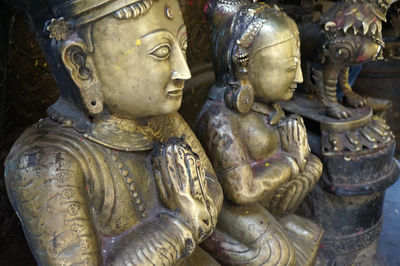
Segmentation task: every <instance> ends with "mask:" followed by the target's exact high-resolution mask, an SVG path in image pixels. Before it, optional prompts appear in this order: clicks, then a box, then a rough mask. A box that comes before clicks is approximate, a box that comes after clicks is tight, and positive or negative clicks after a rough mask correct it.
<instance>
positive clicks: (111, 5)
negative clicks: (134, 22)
mask: <svg viewBox="0 0 400 266" xmlns="http://www.w3.org/2000/svg"><path fill="white" fill-rule="evenodd" d="M154 1H157V0H67V1H66V0H48V1H47V2H48V6H49V8H50V10H51V11H52V12H53V14H54V15H55V17H56V18H53V19H51V20H50V22H47V25H46V30H48V31H49V32H50V38H52V39H56V40H65V39H66V38H67V37H68V36H69V35H70V34H71V33H72V32H73V31H74V29H75V28H76V27H78V26H82V25H84V24H87V23H90V22H93V21H96V20H98V19H100V18H102V17H104V16H107V15H109V14H111V13H113V12H116V11H117V12H116V13H115V14H114V16H115V17H116V18H119V19H124V18H125V19H129V18H136V17H138V16H140V15H142V14H144V13H145V12H146V11H147V10H149V9H150V7H151V6H152V5H153V2H154Z"/></svg>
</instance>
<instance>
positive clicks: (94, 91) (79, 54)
mask: <svg viewBox="0 0 400 266" xmlns="http://www.w3.org/2000/svg"><path fill="white" fill-rule="evenodd" d="M85 47H86V46H85V44H84V43H83V40H82V39H80V38H76V37H72V38H69V39H68V40H66V41H64V42H63V44H62V45H61V47H60V53H61V59H62V61H63V63H64V66H65V68H66V69H67V70H68V72H69V74H70V76H71V78H72V80H73V81H74V83H75V85H76V86H77V87H78V88H79V91H80V93H81V97H82V100H83V103H84V105H85V107H86V109H87V110H88V112H89V113H90V114H91V115H96V114H99V113H101V112H102V111H103V94H102V92H101V83H100V81H99V80H98V78H97V75H96V73H95V67H94V66H93V65H92V64H91V63H90V62H92V60H88V59H89V58H88V53H87V51H86V48H85ZM90 56H91V55H89V57H90Z"/></svg>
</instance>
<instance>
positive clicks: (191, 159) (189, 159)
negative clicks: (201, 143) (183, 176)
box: [185, 154, 204, 202]
mask: <svg viewBox="0 0 400 266" xmlns="http://www.w3.org/2000/svg"><path fill="white" fill-rule="evenodd" d="M185 162H186V169H187V170H188V172H189V176H190V191H191V193H192V195H193V197H194V198H196V199H197V200H200V201H202V202H204V198H203V191H202V189H201V185H200V179H199V176H198V172H197V168H198V166H197V164H198V163H200V161H199V160H198V159H197V158H196V157H195V156H194V155H193V154H186V157H185Z"/></svg>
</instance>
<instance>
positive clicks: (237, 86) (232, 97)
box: [225, 46, 254, 114]
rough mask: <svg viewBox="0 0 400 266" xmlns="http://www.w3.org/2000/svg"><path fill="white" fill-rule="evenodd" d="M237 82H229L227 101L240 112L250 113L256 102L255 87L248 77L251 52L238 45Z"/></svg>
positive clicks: (235, 58)
mask: <svg viewBox="0 0 400 266" xmlns="http://www.w3.org/2000/svg"><path fill="white" fill-rule="evenodd" d="M233 62H234V64H235V76H236V80H237V82H231V83H229V87H228V88H227V89H226V90H225V102H226V103H228V105H229V106H230V107H231V108H232V109H235V110H237V111H238V112H239V113H242V114H245V113H248V112H249V111H250V109H251V107H252V106H253V103H254V89H253V86H251V84H250V82H249V79H248V71H247V65H248V62H249V54H248V52H247V50H246V49H244V48H242V47H240V46H239V47H238V49H237V51H236V54H235V56H234V57H233Z"/></svg>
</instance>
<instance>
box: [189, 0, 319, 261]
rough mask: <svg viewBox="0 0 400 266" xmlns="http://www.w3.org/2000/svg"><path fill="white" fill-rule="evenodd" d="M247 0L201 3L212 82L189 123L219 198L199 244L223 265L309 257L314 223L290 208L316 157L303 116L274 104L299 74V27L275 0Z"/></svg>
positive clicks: (311, 176)
mask: <svg viewBox="0 0 400 266" xmlns="http://www.w3.org/2000/svg"><path fill="white" fill-rule="evenodd" d="M248 3H249V2H248V1H247V4H248ZM245 4H246V1H226V0H224V1H219V0H216V1H211V2H210V3H209V5H208V7H207V8H208V11H209V16H210V21H211V22H212V28H213V46H212V51H213V53H214V68H215V73H216V83H215V84H214V86H213V87H212V89H211V91H210V92H209V99H208V100H207V102H206V103H205V105H204V106H203V109H202V112H201V114H200V116H199V118H198V124H197V126H198V135H199V138H200V140H201V141H202V143H203V145H204V148H205V150H206V152H207V154H208V155H209V157H210V159H211V161H212V164H213V167H214V170H215V171H216V172H217V175H218V178H219V180H220V182H221V185H222V187H223V190H224V196H225V203H224V205H223V208H222V212H221V214H220V216H219V222H218V224H217V229H216V231H215V233H214V234H212V236H211V237H210V238H209V239H208V240H206V241H205V242H204V244H203V247H204V248H205V249H206V250H207V251H208V252H210V253H211V254H212V255H213V256H214V257H215V258H216V259H217V260H218V261H219V262H220V263H221V264H226V265H234V264H246V265H260V264H263V265H276V264H282V265H295V264H298V265H312V264H313V263H314V260H315V258H316V254H317V250H318V245H319V241H320V238H321V236H322V230H321V228H320V227H319V226H317V225H316V224H314V223H313V222H311V221H309V220H305V219H304V218H301V217H298V216H295V215H292V214H291V213H293V212H294V211H295V210H296V208H297V206H298V204H299V203H300V202H301V201H302V199H303V198H304V197H305V196H306V195H307V194H308V193H309V191H310V190H311V189H312V187H313V186H314V185H315V183H316V182H317V180H318V179H319V177H320V174H321V172H322V165H321V162H320V161H319V159H317V157H315V156H314V155H313V154H310V152H309V146H308V141H307V134H306V129H305V126H304V123H303V120H302V118H301V117H299V116H289V117H285V114H284V112H283V111H282V109H281V108H280V106H279V104H277V101H279V100H282V99H289V98H290V97H291V96H292V94H293V91H294V89H295V87H296V84H297V83H298V82H301V81H302V74H301V69H300V58H299V57H300V54H299V39H298V31H297V27H296V25H295V24H294V23H293V21H292V20H291V19H290V18H288V17H287V16H286V15H285V14H284V13H283V12H282V11H281V10H279V9H278V8H271V7H269V6H268V5H266V4H252V5H245ZM269 211H271V212H272V213H273V214H274V215H275V217H274V216H272V215H271V214H270V213H269Z"/></svg>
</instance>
